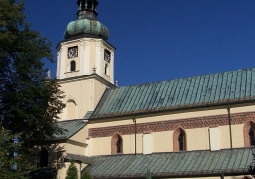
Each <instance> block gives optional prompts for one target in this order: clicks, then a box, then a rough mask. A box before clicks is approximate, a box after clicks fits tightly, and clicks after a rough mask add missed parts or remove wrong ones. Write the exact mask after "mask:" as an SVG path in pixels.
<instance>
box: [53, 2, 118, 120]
mask: <svg viewBox="0 0 255 179" xmlns="http://www.w3.org/2000/svg"><path fill="white" fill-rule="evenodd" d="M77 5H78V11H77V13H76V15H77V19H76V20H75V21H71V22H69V23H68V25H67V28H66V30H65V32H64V40H63V41H61V42H60V43H59V44H58V46H57V74H56V76H57V79H59V84H60V85H61V88H62V90H63V91H64V92H65V95H66V99H65V101H64V102H66V106H67V107H66V109H65V110H64V112H63V114H62V116H61V118H62V119H64V120H65V119H77V118H82V117H83V116H84V115H85V114H86V112H87V111H93V110H94V108H95V106H96V105H97V103H98V101H99V99H100V98H101V96H102V94H103V92H104V91H105V89H106V88H109V87H110V88H111V87H114V85H113V83H114V51H115V47H113V46H112V45H111V44H110V43H109V42H107V39H108V38H109V34H110V32H109V30H108V28H107V27H105V26H104V25H103V24H102V23H100V22H99V21H98V19H97V16H98V13H97V6H98V1H97V0H78V1H77Z"/></svg>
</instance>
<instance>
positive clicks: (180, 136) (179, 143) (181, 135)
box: [173, 128, 186, 152]
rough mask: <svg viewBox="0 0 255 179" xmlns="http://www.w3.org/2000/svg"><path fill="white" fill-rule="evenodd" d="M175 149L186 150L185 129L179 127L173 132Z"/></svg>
mask: <svg viewBox="0 0 255 179" xmlns="http://www.w3.org/2000/svg"><path fill="white" fill-rule="evenodd" d="M173 150H174V151H175V152H177V151H186V135H185V132H184V130H183V129H181V128H178V129H176V130H175V131H174V133H173Z"/></svg>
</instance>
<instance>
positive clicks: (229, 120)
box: [227, 103, 233, 149]
mask: <svg viewBox="0 0 255 179" xmlns="http://www.w3.org/2000/svg"><path fill="white" fill-rule="evenodd" d="M227 109H228V125H229V136H230V148H231V149H232V148H233V146H232V130H231V114H230V103H228V108H227Z"/></svg>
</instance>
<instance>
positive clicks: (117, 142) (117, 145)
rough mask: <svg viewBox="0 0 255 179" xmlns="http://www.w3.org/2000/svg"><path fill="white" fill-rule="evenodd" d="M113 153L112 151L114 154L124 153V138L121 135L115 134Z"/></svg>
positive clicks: (112, 145) (112, 143)
mask: <svg viewBox="0 0 255 179" xmlns="http://www.w3.org/2000/svg"><path fill="white" fill-rule="evenodd" d="M111 151H112V154H121V153H123V141H122V137H121V136H120V135H119V134H115V135H114V136H113V137H112V142H111Z"/></svg>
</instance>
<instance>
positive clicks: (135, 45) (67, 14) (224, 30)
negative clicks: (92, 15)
mask: <svg viewBox="0 0 255 179" xmlns="http://www.w3.org/2000/svg"><path fill="white" fill-rule="evenodd" d="M25 2H26V3H25V8H26V9H25V13H26V15H27V21H28V22H31V23H32V29H34V30H37V31H40V32H41V35H42V36H47V37H49V39H50V41H51V42H52V50H53V53H54V56H55V59H56V49H55V47H56V46H57V44H58V43H59V42H60V41H61V40H63V39H64V38H63V34H64V31H65V28H66V26H67V24H68V23H69V22H70V21H73V20H76V12H77V5H76V0H43V1H36V0H26V1H25ZM98 12H99V16H98V19H99V21H100V22H101V23H103V24H104V25H105V26H106V27H108V28H109V30H110V34H111V35H110V38H109V39H108V42H110V43H111V44H112V45H113V46H115V47H116V48H117V50H116V53H115V80H118V81H119V83H120V86H124V85H132V84H139V83H147V82H154V81H161V80H168V79H175V78H183V77H189V76H197V75H203V74H210V73H217V72H224V71H230V70H237V69H243V68H252V67H255V1H254V0H146V1H145V0H99V6H98ZM46 66H47V68H49V69H51V72H52V76H53V77H54V76H55V73H56V70H55V69H56V63H55V64H48V63H47V64H46Z"/></svg>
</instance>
